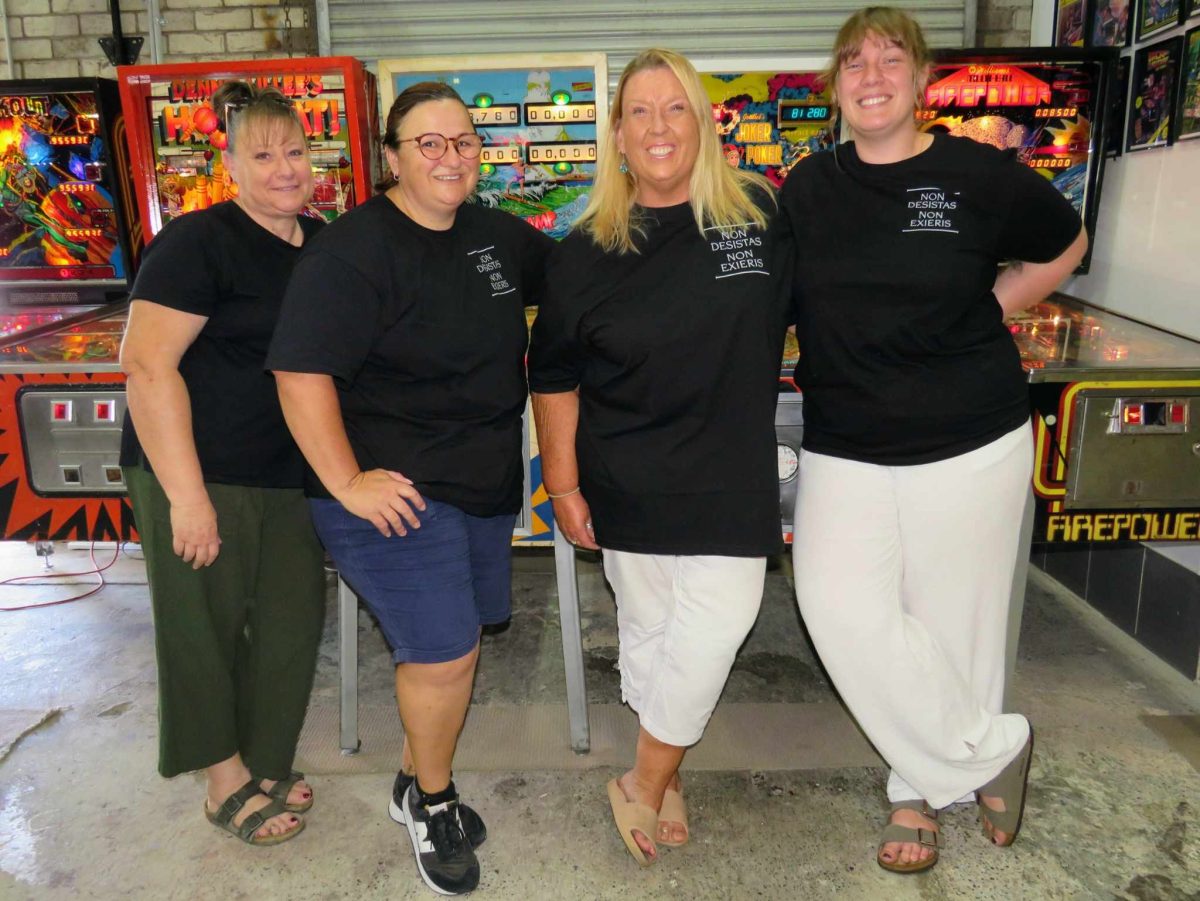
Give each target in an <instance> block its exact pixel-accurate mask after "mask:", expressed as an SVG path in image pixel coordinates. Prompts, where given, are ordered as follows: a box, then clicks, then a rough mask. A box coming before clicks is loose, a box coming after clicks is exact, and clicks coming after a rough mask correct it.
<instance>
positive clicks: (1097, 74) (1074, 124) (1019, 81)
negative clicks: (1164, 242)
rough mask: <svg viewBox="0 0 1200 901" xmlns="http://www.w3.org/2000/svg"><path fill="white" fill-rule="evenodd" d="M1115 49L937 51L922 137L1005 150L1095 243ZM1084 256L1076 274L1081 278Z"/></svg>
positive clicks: (1085, 262)
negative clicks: (1059, 199) (1057, 196)
mask: <svg viewBox="0 0 1200 901" xmlns="http://www.w3.org/2000/svg"><path fill="white" fill-rule="evenodd" d="M1117 55H1118V51H1117V50H1116V49H1115V48H1102V49H1094V50H1072V49H1064V48H1044V49H1042V48H1034V49H1030V50H1012V49H1005V50H939V51H937V52H936V53H935V54H934V57H935V63H934V66H933V73H932V77H931V78H930V83H929V87H928V88H927V89H926V92H925V108H924V109H923V110H921V111H920V112H919V113H918V119H919V127H920V128H921V130H922V131H931V132H932V131H938V132H944V133H947V134H951V135H958V136H962V137H968V138H973V139H974V140H976V141H980V142H981V143H984V144H991V145H992V146H993V147H997V148H999V149H1001V150H1005V149H1012V150H1015V151H1016V153H1017V158H1018V159H1019V160H1020V161H1021V162H1022V163H1024V164H1025V165H1026V166H1028V167H1029V168H1031V169H1033V170H1034V171H1036V172H1038V173H1040V174H1041V175H1043V176H1045V178H1046V179H1047V180H1048V181H1049V182H1050V183H1051V184H1053V185H1054V187H1055V188H1057V189H1058V191H1059V192H1060V193H1061V194H1062V195H1063V196H1064V197H1066V198H1067V200H1069V201H1070V202H1071V205H1072V206H1073V207H1075V211H1076V212H1077V213H1079V217H1080V218H1081V219H1082V220H1083V224H1084V226H1085V227H1086V228H1087V231H1088V236H1089V237H1090V238H1093V239H1094V237H1095V233H1096V214H1097V212H1098V210H1099V207H1100V184H1101V178H1102V176H1103V168H1104V150H1105V148H1104V145H1103V144H1102V141H1103V140H1104V135H1105V128H1106V119H1107V116H1108V113H1109V109H1110V106H1111V104H1110V102H1109V99H1108V96H1109V91H1110V89H1111V86H1110V81H1111V78H1112V73H1113V71H1114V68H1115V66H1116V60H1117ZM1090 260H1091V249H1090V247H1089V250H1088V256H1086V257H1084V260H1083V263H1082V264H1081V265H1080V268H1079V270H1078V271H1079V272H1087V270H1088V265H1089V263H1090Z"/></svg>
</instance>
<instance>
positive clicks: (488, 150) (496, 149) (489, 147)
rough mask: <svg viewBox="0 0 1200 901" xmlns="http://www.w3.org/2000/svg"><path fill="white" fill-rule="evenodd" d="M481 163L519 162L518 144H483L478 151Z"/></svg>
mask: <svg viewBox="0 0 1200 901" xmlns="http://www.w3.org/2000/svg"><path fill="white" fill-rule="evenodd" d="M479 162H480V164H481V165H487V164H491V165H493V166H512V165H515V164H516V163H519V162H521V145H520V144H485V145H484V146H483V150H481V151H480V152H479Z"/></svg>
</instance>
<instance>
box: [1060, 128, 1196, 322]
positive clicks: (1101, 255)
mask: <svg viewBox="0 0 1200 901" xmlns="http://www.w3.org/2000/svg"><path fill="white" fill-rule="evenodd" d="M1064 290H1065V291H1066V293H1068V294H1073V295H1075V296H1076V297H1081V298H1083V299H1085V300H1090V301H1093V302H1094V303H1097V304H1099V305H1100V306H1102V307H1105V308H1106V309H1109V310H1112V311H1113V312H1116V313H1124V314H1126V315H1128V316H1132V317H1134V318H1135V319H1140V320H1142V321H1143V322H1148V323H1150V324H1151V325H1157V326H1160V327H1162V328H1166V329H1170V330H1171V331H1173V332H1179V333H1180V334H1183V335H1187V336H1188V337H1191V338H1196V339H1200V140H1191V141H1183V142H1181V143H1179V144H1176V145H1175V146H1173V147H1163V148H1159V149H1155V150H1143V151H1139V152H1137V153H1131V154H1126V155H1124V156H1120V157H1117V158H1116V159H1115V160H1108V161H1107V165H1106V166H1105V168H1104V184H1103V187H1102V188H1101V192H1100V212H1099V220H1098V222H1097V224H1096V238H1095V249H1094V250H1093V252H1092V266H1091V271H1090V272H1089V273H1088V274H1087V275H1080V276H1076V277H1075V278H1074V279H1072V280H1070V281H1068V282H1067V284H1066V286H1065V289H1064Z"/></svg>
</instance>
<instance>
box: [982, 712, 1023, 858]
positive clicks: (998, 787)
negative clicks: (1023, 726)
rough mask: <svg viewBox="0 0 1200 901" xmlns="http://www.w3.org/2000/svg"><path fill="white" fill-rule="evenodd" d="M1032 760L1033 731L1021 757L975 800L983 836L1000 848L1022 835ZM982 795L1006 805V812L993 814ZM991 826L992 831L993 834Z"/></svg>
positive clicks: (1013, 761) (1014, 759)
mask: <svg viewBox="0 0 1200 901" xmlns="http://www.w3.org/2000/svg"><path fill="white" fill-rule="evenodd" d="M1032 760H1033V727H1032V726H1031V727H1030V729H1029V740H1028V741H1027V742H1025V747H1023V748H1022V749H1021V753H1020V754H1018V755H1017V756H1016V757H1014V758H1013V759H1012V761H1011V762H1010V763H1009V764H1008V766H1006V767H1005V768H1004V769H1002V770H1001V771H1000V773H999V774H998V775H997V776H996V778H995V779H993V780H992V781H991V782H989V783H988V784H987V785H984V786H982V787H981V788H980V789H979V790H978V791H976V792H975V800H976V801H978V802H979V821H980V823H982V824H983V834H984V836H985V837H986V838H987V839H988V841H990V842H991V843H992V844H993V845H996V846H997V847H998V848H1007V847H1008V846H1009V845H1011V844H1012V843H1013V842H1015V841H1016V840H1017V833H1018V832H1020V831H1021V820H1022V819H1023V818H1024V816H1025V794H1026V791H1027V789H1028V788H1029V764H1030V761H1032ZM981 795H987V796H988V797H989V798H1000V799H1001V800H1002V801H1003V802H1004V810H994V809H992V808H991V807H988V806H987V805H986V804H984V803H983V800H982V798H981V797H980V796H981ZM988 826H991V827H992V830H991V832H989V831H988ZM996 832H1004V833H1006V834H1007V835H1008V839H1007V841H1003V842H998V841H996V837H995V833H996Z"/></svg>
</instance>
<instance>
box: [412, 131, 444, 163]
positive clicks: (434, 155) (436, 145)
mask: <svg viewBox="0 0 1200 901" xmlns="http://www.w3.org/2000/svg"><path fill="white" fill-rule="evenodd" d="M417 146H418V147H419V148H420V149H421V155H422V156H424V157H425V158H426V159H428V160H440V159H441V158H442V157H443V156H445V155H446V139H445V138H443V137H442V136H441V135H439V134H427V135H421V136H420V137H419V138H417Z"/></svg>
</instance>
